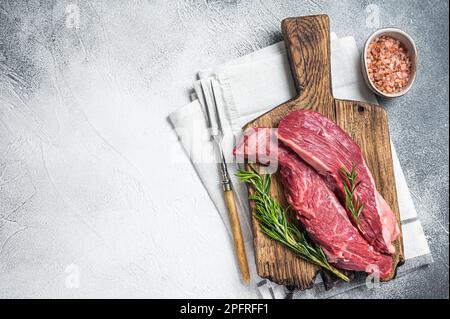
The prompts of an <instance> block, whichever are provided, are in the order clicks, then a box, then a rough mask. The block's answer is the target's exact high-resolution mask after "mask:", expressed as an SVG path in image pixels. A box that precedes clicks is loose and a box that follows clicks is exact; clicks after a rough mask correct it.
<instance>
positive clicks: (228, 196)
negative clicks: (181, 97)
mask: <svg viewBox="0 0 450 319" xmlns="http://www.w3.org/2000/svg"><path fill="white" fill-rule="evenodd" d="M201 83H202V85H201V88H202V93H203V98H204V99H203V101H204V104H205V109H206V115H207V118H208V122H209V127H210V133H211V138H212V140H213V142H214V148H215V150H216V154H217V158H218V160H219V171H220V175H221V178H222V189H223V193H224V197H225V204H226V206H227V209H228V217H229V219H230V225H231V232H232V235H233V242H234V247H235V249H236V255H237V259H238V263H239V268H240V271H241V275H242V280H243V282H244V283H246V284H248V283H249V282H250V271H249V267H248V261H247V254H246V252H245V245H244V239H243V236H242V229H241V224H240V221H239V215H238V211H237V208H236V198H235V194H234V191H233V187H232V183H231V179H230V175H229V173H228V168H227V163H226V160H225V156H224V153H223V148H222V141H223V136H224V134H223V126H222V122H221V120H220V114H219V109H218V107H217V100H216V95H215V91H214V83H213V81H212V80H209V81H206V80H202V82H201ZM205 89H208V90H205ZM209 91H210V92H211V94H209Z"/></svg>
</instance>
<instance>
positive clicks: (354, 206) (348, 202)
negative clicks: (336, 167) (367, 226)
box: [339, 163, 364, 232]
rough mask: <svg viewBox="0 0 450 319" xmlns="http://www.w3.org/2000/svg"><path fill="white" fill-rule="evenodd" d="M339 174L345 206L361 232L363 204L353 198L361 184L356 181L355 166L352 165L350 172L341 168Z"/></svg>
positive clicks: (356, 198)
mask: <svg viewBox="0 0 450 319" xmlns="http://www.w3.org/2000/svg"><path fill="white" fill-rule="evenodd" d="M339 173H340V174H341V176H342V182H343V184H344V195H345V206H346V207H347V209H348V211H349V212H350V213H351V214H352V217H353V220H354V222H355V224H356V227H358V229H359V231H360V232H362V230H361V228H360V227H359V217H360V215H361V213H362V211H363V209H364V204H363V203H361V200H360V198H359V196H355V191H356V188H357V187H358V186H359V184H361V181H358V173H356V168H355V164H354V163H353V164H352V170H351V172H349V171H348V170H347V169H346V168H345V167H342V168H341V169H340V171H339Z"/></svg>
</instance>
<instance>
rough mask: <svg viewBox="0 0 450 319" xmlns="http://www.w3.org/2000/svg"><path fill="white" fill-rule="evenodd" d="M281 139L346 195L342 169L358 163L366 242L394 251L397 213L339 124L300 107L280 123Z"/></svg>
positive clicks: (384, 251)
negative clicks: (376, 185) (387, 201)
mask: <svg viewBox="0 0 450 319" xmlns="http://www.w3.org/2000/svg"><path fill="white" fill-rule="evenodd" d="M277 134H278V138H279V140H280V141H282V142H283V143H284V144H285V145H287V146H288V147H289V148H291V149H292V150H293V151H294V152H295V153H297V154H298V155H299V156H300V157H301V158H302V159H303V160H304V161H305V162H307V163H308V164H309V165H311V166H312V167H313V168H314V169H315V170H316V171H317V172H318V173H319V174H321V175H322V176H323V178H324V179H325V181H326V183H327V185H328V186H329V187H330V188H331V189H332V190H333V191H335V192H336V194H337V195H338V196H339V197H340V199H341V201H343V198H344V191H343V188H344V186H343V182H342V177H341V175H340V173H339V170H340V169H341V168H342V167H345V168H347V169H348V170H350V169H351V167H352V165H353V164H354V165H355V169H356V172H357V173H358V179H359V181H361V184H360V185H359V187H358V188H357V191H356V196H359V198H360V200H361V202H362V203H364V209H363V211H362V213H361V216H360V220H359V221H360V228H361V230H362V235H363V236H364V238H365V239H366V240H367V242H368V243H369V244H370V245H372V246H373V247H374V248H375V249H376V250H378V251H380V252H382V253H389V254H392V253H394V252H395V247H394V245H393V241H394V240H395V239H396V238H397V236H398V235H399V233H400V231H399V227H398V224H397V219H396V217H395V214H394V213H393V211H392V210H391V208H390V207H389V205H388V204H387V203H386V202H385V200H384V199H383V197H382V196H381V195H380V194H379V193H378V191H377V190H376V188H375V183H374V180H373V177H372V174H371V173H370V171H369V168H368V167H367V165H366V163H365V161H364V158H363V156H362V153H361V150H360V148H359V146H358V145H357V144H356V143H355V141H353V139H352V138H351V137H350V136H349V135H348V134H347V133H345V132H344V131H343V130H342V129H341V128H340V127H339V126H338V125H337V124H335V123H334V122H333V121H331V120H329V119H328V118H326V117H324V116H322V115H321V114H319V113H316V112H313V111H309V110H299V111H294V112H291V113H289V114H288V115H287V116H286V117H284V118H283V119H282V120H281V122H280V124H279V126H278V133H277Z"/></svg>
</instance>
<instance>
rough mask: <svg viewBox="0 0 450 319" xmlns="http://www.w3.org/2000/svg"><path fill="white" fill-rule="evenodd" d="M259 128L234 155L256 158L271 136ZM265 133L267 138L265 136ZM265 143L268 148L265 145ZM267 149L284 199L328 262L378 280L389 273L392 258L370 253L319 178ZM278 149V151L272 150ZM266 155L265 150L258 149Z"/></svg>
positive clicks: (294, 159)
mask: <svg viewBox="0 0 450 319" xmlns="http://www.w3.org/2000/svg"><path fill="white" fill-rule="evenodd" d="M265 130H267V129H264V128H260V129H258V130H257V131H254V132H253V134H250V135H249V136H248V138H246V139H245V140H244V139H243V140H241V141H240V143H239V144H238V145H237V147H236V148H235V150H234V154H235V155H240V156H243V157H253V158H257V156H256V154H254V153H249V151H250V150H253V152H255V151H257V150H258V148H257V147H254V145H253V147H251V146H250V147H249V145H248V144H249V143H255V142H256V143H257V142H258V141H261V140H263V139H265V138H267V136H269V135H270V134H269V133H268V132H266V131H265ZM266 133H267V134H266ZM265 143H267V144H265ZM265 143H263V144H264V145H270V146H269V147H270V153H272V154H275V153H276V154H277V155H278V165H279V174H280V176H281V180H282V183H283V186H284V192H285V196H286V198H287V200H288V202H289V204H290V205H291V207H292V211H293V212H294V213H295V217H296V218H297V219H298V220H299V221H300V223H301V224H302V225H303V226H304V228H305V230H306V231H307V232H308V234H309V236H310V237H311V239H312V240H314V241H315V242H316V243H318V244H319V245H320V246H321V247H322V248H323V250H324V252H325V254H326V255H327V258H328V260H329V262H330V263H331V264H333V265H335V266H336V267H338V268H341V269H347V270H354V271H365V272H368V273H372V272H374V271H377V272H379V275H380V278H382V279H383V278H387V277H389V276H390V275H391V273H392V257H391V256H390V255H385V254H381V253H379V252H377V251H375V250H374V249H373V247H372V246H371V245H369V244H368V243H367V242H366V241H365V240H364V238H363V237H362V236H361V235H360V233H359V232H358V231H357V229H356V228H355V227H354V226H353V225H352V223H351V221H350V220H349V218H348V216H347V213H346V212H345V209H344V208H343V207H342V205H341V204H340V202H339V200H338V198H337V197H336V195H335V194H334V193H333V192H332V191H331V190H330V189H329V188H328V187H327V185H326V183H325V181H324V180H323V179H322V177H321V176H320V175H319V174H317V172H316V171H315V170H314V169H313V168H312V167H310V166H309V165H308V164H306V163H305V162H304V161H303V160H302V159H300V157H299V156H298V155H297V154H295V153H294V152H292V151H291V150H289V149H288V148H286V147H285V146H283V145H278V146H277V145H274V144H270V143H268V142H267V140H266V142H265ZM276 148H277V150H275V149H276ZM259 150H260V154H258V158H260V155H261V154H267V153H269V152H268V147H267V146H266V147H264V148H263V149H261V148H259Z"/></svg>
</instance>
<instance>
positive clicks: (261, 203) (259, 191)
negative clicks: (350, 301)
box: [236, 168, 349, 281]
mask: <svg viewBox="0 0 450 319" xmlns="http://www.w3.org/2000/svg"><path fill="white" fill-rule="evenodd" d="M236 176H237V177H239V179H240V180H241V181H242V182H246V183H248V184H250V185H252V186H253V188H254V190H255V191H254V193H253V194H252V195H251V196H250V197H249V199H250V200H253V201H254V202H255V205H256V209H255V212H254V215H255V217H256V218H257V219H258V221H259V222H260V225H261V230H262V232H263V233H264V234H265V235H266V236H268V237H270V238H272V239H274V240H276V241H278V242H280V243H282V244H283V245H285V246H286V247H288V248H290V249H291V250H292V251H294V252H295V253H296V254H297V255H298V256H299V257H301V258H303V259H305V260H307V261H310V262H312V263H314V264H316V265H319V266H321V267H323V268H325V269H328V270H329V271H330V272H332V273H333V274H335V275H336V276H337V277H339V278H341V279H342V280H344V281H349V279H348V277H347V276H345V275H344V274H343V273H341V272H340V271H339V270H338V269H336V268H334V267H333V266H332V265H330V264H329V263H328V260H327V257H326V256H325V253H324V252H323V250H322V248H321V247H320V246H319V245H316V244H315V243H313V242H312V241H311V240H310V239H309V237H308V235H307V234H306V233H305V232H304V231H302V230H300V229H299V228H298V227H297V226H296V225H295V224H294V223H292V222H290V221H289V220H288V218H287V216H288V213H289V207H287V208H285V209H284V208H283V207H281V205H280V203H278V202H277V201H276V200H275V199H273V198H272V197H271V196H270V175H264V176H263V175H260V174H259V173H258V172H257V171H256V170H255V169H253V168H252V170H251V171H244V170H240V171H238V172H237V173H236Z"/></svg>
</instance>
